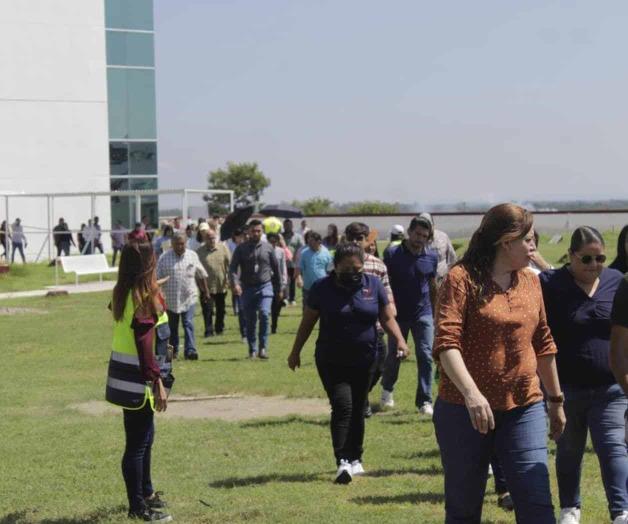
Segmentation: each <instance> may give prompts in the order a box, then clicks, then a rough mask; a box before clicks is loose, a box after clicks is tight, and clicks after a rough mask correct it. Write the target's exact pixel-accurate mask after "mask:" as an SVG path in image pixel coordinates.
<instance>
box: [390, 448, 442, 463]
mask: <svg viewBox="0 0 628 524" xmlns="http://www.w3.org/2000/svg"><path fill="white" fill-rule="evenodd" d="M393 458H402V459H406V460H414V459H423V458H440V451H439V450H438V448H436V449H426V450H422V451H413V452H412V453H404V454H400V455H393Z"/></svg>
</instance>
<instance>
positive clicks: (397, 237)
mask: <svg viewBox="0 0 628 524" xmlns="http://www.w3.org/2000/svg"><path fill="white" fill-rule="evenodd" d="M405 237H406V230H405V228H404V227H403V226H402V225H401V224H395V225H394V226H393V227H392V228H391V229H390V242H389V243H388V245H387V246H386V249H384V259H386V257H388V256H389V254H390V252H391V251H393V250H394V249H395V248H396V247H397V246H399V244H401V242H403V239H404V238H405Z"/></svg>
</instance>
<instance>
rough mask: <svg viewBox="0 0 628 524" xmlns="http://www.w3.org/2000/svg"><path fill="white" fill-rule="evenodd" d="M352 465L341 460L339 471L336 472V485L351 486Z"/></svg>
mask: <svg viewBox="0 0 628 524" xmlns="http://www.w3.org/2000/svg"><path fill="white" fill-rule="evenodd" d="M351 479H352V476H351V464H349V461H348V460H344V459H343V460H341V461H340V465H339V466H338V471H337V472H336V479H335V480H334V483H336V484H349V482H351Z"/></svg>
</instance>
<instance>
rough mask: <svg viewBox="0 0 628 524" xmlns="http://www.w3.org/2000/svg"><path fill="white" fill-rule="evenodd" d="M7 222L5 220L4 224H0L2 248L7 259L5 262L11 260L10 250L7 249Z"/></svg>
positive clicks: (0, 244) (0, 243)
mask: <svg viewBox="0 0 628 524" xmlns="http://www.w3.org/2000/svg"><path fill="white" fill-rule="evenodd" d="M7 238H8V237H7V221H6V220H3V221H2V224H0V246H2V249H3V250H4V252H3V253H2V256H3V257H4V258H5V260H7V259H8V258H9V256H8V248H7Z"/></svg>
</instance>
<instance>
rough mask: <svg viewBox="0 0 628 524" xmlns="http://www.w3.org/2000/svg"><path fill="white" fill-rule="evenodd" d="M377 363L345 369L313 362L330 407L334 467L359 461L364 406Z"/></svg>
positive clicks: (362, 436)
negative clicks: (345, 461)
mask: <svg viewBox="0 0 628 524" xmlns="http://www.w3.org/2000/svg"><path fill="white" fill-rule="evenodd" d="M375 366H376V363H375V362H373V364H372V365H371V366H369V367H348V366H339V365H337V364H331V363H328V362H322V361H320V360H319V359H316V369H318V375H319V376H320V378H321V382H322V383H323V387H324V388H325V391H326V392H327V396H328V397H329V403H330V404H331V441H332V445H333V447H334V456H335V457H336V464H340V461H341V460H343V459H344V460H348V461H349V462H352V461H354V460H361V459H362V452H363V443H364V404H365V402H366V398H367V395H368V391H369V387H370V385H371V380H372V378H373V373H374V370H375Z"/></svg>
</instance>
